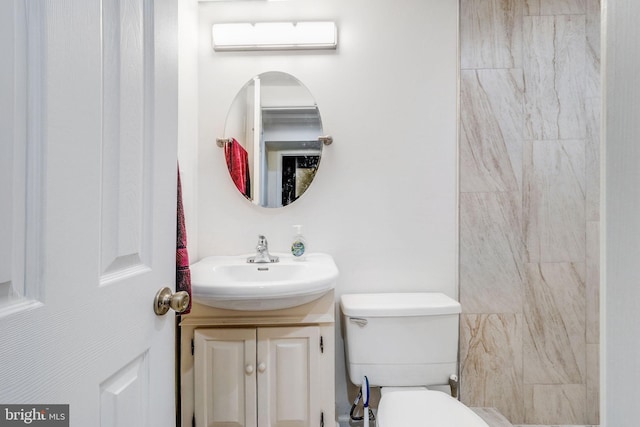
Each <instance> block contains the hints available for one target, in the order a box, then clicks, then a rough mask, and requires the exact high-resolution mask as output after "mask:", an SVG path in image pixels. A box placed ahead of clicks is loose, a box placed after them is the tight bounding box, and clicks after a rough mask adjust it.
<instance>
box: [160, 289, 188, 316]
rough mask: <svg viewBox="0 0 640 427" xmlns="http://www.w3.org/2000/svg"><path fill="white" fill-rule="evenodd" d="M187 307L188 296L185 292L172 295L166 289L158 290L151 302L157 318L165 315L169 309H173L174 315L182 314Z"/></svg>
mask: <svg viewBox="0 0 640 427" xmlns="http://www.w3.org/2000/svg"><path fill="white" fill-rule="evenodd" d="M187 307H189V294H188V293H186V292H185V291H179V292H176V293H175V294H174V293H173V292H171V288H168V287H164V288H162V289H160V290H159V291H158V293H157V294H156V297H155V299H154V300H153V311H154V312H155V313H156V314H157V315H158V316H162V315H163V314H167V312H168V311H169V309H170V308H172V309H174V310H175V311H176V313H182V312H184V311H185V310H186V309H187Z"/></svg>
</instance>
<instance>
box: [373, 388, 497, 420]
mask: <svg viewBox="0 0 640 427" xmlns="http://www.w3.org/2000/svg"><path fill="white" fill-rule="evenodd" d="M383 390H384V389H383ZM376 420H377V424H376V426H377V427H409V426H410V427H423V426H424V427H488V426H487V423H485V422H484V420H483V419H482V418H480V417H479V416H478V415H477V414H476V413H475V412H473V411H472V410H471V409H469V408H468V407H467V406H465V405H463V404H462V403H460V401H458V400H457V399H455V398H453V397H451V396H449V395H448V394H446V393H443V392H441V391H436V390H407V391H403V390H400V389H396V390H394V391H392V392H389V393H383V395H382V398H381V399H380V403H379V404H378V413H377V416H376Z"/></svg>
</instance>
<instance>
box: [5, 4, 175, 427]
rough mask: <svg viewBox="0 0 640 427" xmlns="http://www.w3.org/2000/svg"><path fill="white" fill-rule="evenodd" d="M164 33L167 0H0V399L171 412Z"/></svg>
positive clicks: (171, 153) (170, 46)
mask: <svg viewBox="0 0 640 427" xmlns="http://www.w3.org/2000/svg"><path fill="white" fill-rule="evenodd" d="M176 49H177V1H176V0H65V1H58V0H3V1H1V2H0V55H2V58H3V61H0V337H2V338H1V339H2V345H1V346H0V404H11V403H16V404H23V405H37V404H69V405H70V408H69V410H70V417H69V419H70V425H71V426H74V427H94V426H120V427H128V426H131V427H134V426H135V427H139V426H153V427H158V426H159V427H163V426H174V425H175V390H176V388H175V364H174V358H175V349H174V347H175V341H174V339H175V338H174V330H175V316H174V315H173V312H170V313H169V314H168V315H166V316H162V317H159V316H156V315H155V314H154V312H153V308H152V306H153V298H154V295H155V293H156V291H158V289H159V288H161V287H162V286H170V287H173V283H174V280H175V275H174V272H175V236H176V233H175V227H176V220H175V212H176V139H177V138H176V133H177V131H176V127H177V125H176V122H177V76H176V74H177V52H176ZM1 417H2V414H1V413H0V418H1ZM0 423H1V422H0ZM32 425H36V423H33V424H32Z"/></svg>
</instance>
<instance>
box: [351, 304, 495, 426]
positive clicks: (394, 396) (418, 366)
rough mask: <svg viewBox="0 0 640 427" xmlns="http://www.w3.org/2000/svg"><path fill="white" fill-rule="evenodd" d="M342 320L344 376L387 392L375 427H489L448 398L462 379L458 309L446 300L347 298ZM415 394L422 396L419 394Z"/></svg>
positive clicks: (381, 400)
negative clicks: (444, 388) (447, 389)
mask: <svg viewBox="0 0 640 427" xmlns="http://www.w3.org/2000/svg"><path fill="white" fill-rule="evenodd" d="M340 308H341V311H342V314H343V318H342V322H343V323H342V326H343V327H342V333H343V338H344V341H345V357H346V362H347V363H346V364H347V371H348V373H349V378H350V380H351V382H352V383H354V384H356V385H360V383H361V382H362V379H363V378H364V377H365V376H366V377H367V380H368V382H369V384H370V385H371V386H379V387H382V390H381V391H382V397H381V399H380V402H379V404H378V412H377V415H376V419H377V426H378V427H488V425H487V424H486V423H485V422H484V420H482V418H480V417H479V416H478V415H477V414H476V413H475V412H473V411H472V410H471V409H469V408H468V407H467V406H465V405H464V404H462V403H461V402H459V401H458V400H457V399H455V398H453V397H451V396H450V395H448V394H446V393H444V392H441V391H436V390H429V389H427V388H426V387H424V386H427V387H428V386H431V385H446V384H448V382H449V378H450V377H451V375H452V374H454V375H455V374H457V372H458V325H459V315H460V312H461V308H460V304H459V303H458V302H457V301H455V300H454V299H452V298H450V297H448V296H447V295H444V294H442V293H384V294H346V295H343V296H342V297H341V299H340ZM416 387H418V388H416Z"/></svg>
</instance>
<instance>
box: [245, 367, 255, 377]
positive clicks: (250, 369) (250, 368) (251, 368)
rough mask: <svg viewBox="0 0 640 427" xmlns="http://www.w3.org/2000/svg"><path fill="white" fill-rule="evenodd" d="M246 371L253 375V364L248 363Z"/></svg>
mask: <svg viewBox="0 0 640 427" xmlns="http://www.w3.org/2000/svg"><path fill="white" fill-rule="evenodd" d="M244 371H245V372H246V373H247V375H251V374H253V365H247V366H245V367H244Z"/></svg>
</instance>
